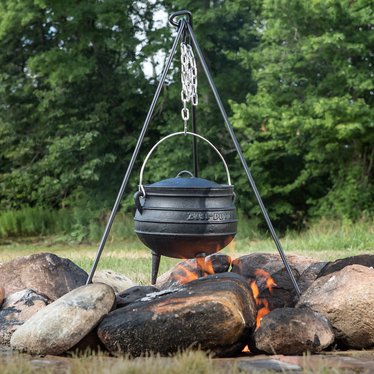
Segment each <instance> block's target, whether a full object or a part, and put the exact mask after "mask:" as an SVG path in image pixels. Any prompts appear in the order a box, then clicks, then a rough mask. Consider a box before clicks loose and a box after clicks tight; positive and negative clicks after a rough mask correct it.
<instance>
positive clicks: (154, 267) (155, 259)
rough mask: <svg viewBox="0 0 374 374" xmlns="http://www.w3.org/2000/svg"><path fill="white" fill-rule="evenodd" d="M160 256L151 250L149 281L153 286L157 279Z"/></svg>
mask: <svg viewBox="0 0 374 374" xmlns="http://www.w3.org/2000/svg"><path fill="white" fill-rule="evenodd" d="M160 260H161V256H160V255H159V254H157V253H156V252H153V251H152V280H151V283H152V285H153V286H154V285H155V284H156V280H157V274H158V268H159V266H160Z"/></svg>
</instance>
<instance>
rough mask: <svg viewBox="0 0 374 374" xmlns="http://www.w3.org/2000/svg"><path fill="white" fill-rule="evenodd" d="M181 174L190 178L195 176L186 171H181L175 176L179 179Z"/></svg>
mask: <svg viewBox="0 0 374 374" xmlns="http://www.w3.org/2000/svg"><path fill="white" fill-rule="evenodd" d="M183 174H188V175H189V176H190V178H194V177H195V176H194V175H193V174H192V173H191V172H190V171H188V170H182V171H180V172H179V173H178V174H177V178H180V177H181V175H183Z"/></svg>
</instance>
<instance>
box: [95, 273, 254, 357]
mask: <svg viewBox="0 0 374 374" xmlns="http://www.w3.org/2000/svg"><path fill="white" fill-rule="evenodd" d="M255 320H256V310H255V305H254V300H253V296H252V292H251V289H250V287H249V286H248V285H247V283H246V282H245V280H244V279H243V278H242V277H240V276H238V275H236V274H232V273H223V274H217V275H210V276H207V277H204V278H199V279H197V280H194V281H192V282H189V283H187V284H185V285H183V286H180V288H178V289H173V290H163V291H160V292H157V293H154V294H148V295H147V296H146V297H144V298H142V299H140V300H139V301H138V302H135V303H132V304H130V305H128V306H126V307H123V308H120V309H117V310H115V311H113V312H111V313H109V314H108V315H107V316H106V317H105V318H104V319H103V321H102V322H101V323H100V325H99V327H98V330H97V334H98V336H99V338H100V339H101V341H102V342H103V343H104V345H105V346H106V348H107V349H108V350H109V351H110V352H112V353H114V354H116V353H118V352H123V353H127V354H130V355H132V356H141V355H143V354H147V352H157V353H160V354H161V355H169V354H171V353H175V352H178V351H180V350H184V349H187V348H197V347H199V348H200V349H202V350H206V351H209V352H211V353H214V354H216V355H219V356H226V355H232V354H237V353H240V352H241V351H242V349H243V348H244V346H245V345H246V344H247V342H248V340H249V338H250V336H251V334H252V332H253V330H254V327H255Z"/></svg>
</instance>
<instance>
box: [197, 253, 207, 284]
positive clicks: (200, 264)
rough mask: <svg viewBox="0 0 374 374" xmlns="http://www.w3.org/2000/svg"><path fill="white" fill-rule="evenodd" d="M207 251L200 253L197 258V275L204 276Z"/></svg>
mask: <svg viewBox="0 0 374 374" xmlns="http://www.w3.org/2000/svg"><path fill="white" fill-rule="evenodd" d="M205 257H206V253H198V254H197V255H196V256H195V258H196V267H197V276H198V277H199V278H201V277H203V276H204V265H205Z"/></svg>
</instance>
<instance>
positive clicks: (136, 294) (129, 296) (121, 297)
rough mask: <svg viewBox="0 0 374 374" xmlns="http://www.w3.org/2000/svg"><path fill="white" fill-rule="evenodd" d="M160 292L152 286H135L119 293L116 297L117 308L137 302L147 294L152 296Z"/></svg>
mask: <svg viewBox="0 0 374 374" xmlns="http://www.w3.org/2000/svg"><path fill="white" fill-rule="evenodd" d="M159 291H160V290H159V289H158V288H156V287H153V286H135V287H131V288H129V289H128V290H126V291H124V292H121V293H119V294H117V295H116V301H117V308H122V307H124V306H127V305H130V304H132V303H135V302H136V301H139V300H140V299H142V298H143V297H146V296H147V295H148V294H153V293H155V292H159Z"/></svg>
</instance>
